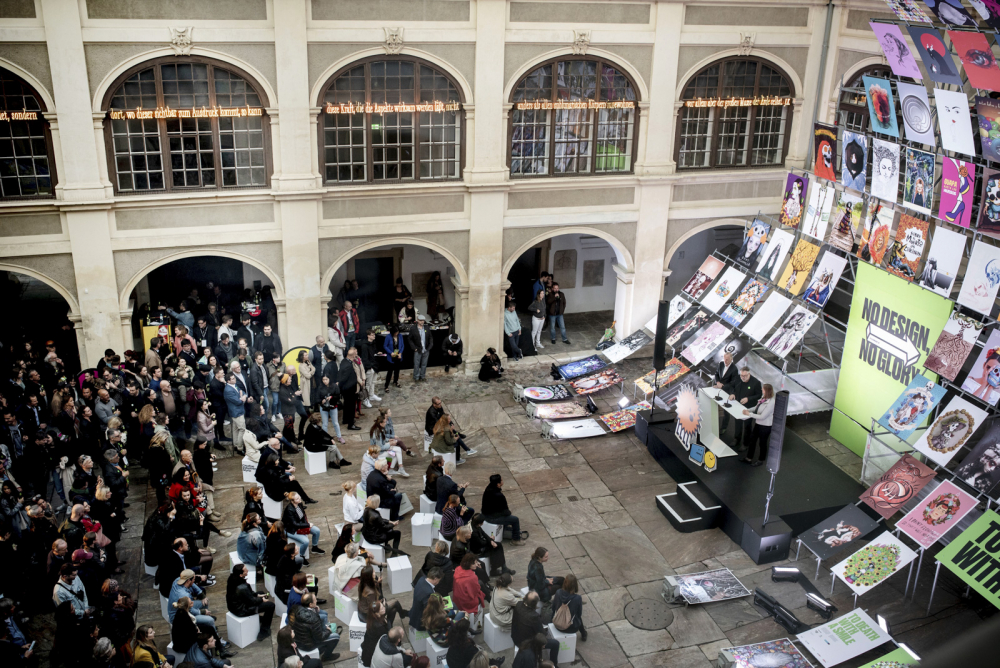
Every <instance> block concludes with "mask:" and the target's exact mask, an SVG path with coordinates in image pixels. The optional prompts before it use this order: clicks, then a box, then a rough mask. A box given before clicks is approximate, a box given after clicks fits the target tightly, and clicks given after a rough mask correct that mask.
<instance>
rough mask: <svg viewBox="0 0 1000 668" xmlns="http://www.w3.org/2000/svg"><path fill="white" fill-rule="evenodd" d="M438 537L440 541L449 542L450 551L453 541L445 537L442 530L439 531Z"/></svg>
mask: <svg viewBox="0 0 1000 668" xmlns="http://www.w3.org/2000/svg"><path fill="white" fill-rule="evenodd" d="M437 539H438V540H440V541H442V542H445V543H448V550H449V551H450V550H451V541H450V540H448V539H447V538H445V537H444V534H443V533H441V532H440V531H438V537H437Z"/></svg>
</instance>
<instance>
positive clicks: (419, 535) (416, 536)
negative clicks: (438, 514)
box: [410, 513, 434, 547]
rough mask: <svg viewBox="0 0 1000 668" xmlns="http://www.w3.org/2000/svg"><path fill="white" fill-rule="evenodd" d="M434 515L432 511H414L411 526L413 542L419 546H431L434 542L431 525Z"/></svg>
mask: <svg viewBox="0 0 1000 668" xmlns="http://www.w3.org/2000/svg"><path fill="white" fill-rule="evenodd" d="M433 523H434V515H432V514H430V513H414V514H413V517H411V518H410V528H411V529H412V530H413V544H414V545H417V546H419V547H430V546H431V543H432V542H434V533H433V532H432V527H431V525H432V524H433Z"/></svg>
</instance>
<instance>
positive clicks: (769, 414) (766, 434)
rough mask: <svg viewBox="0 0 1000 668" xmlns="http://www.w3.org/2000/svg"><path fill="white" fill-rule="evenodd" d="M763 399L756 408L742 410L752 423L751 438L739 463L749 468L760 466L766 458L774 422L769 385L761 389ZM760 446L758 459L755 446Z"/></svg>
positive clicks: (771, 392)
mask: <svg viewBox="0 0 1000 668" xmlns="http://www.w3.org/2000/svg"><path fill="white" fill-rule="evenodd" d="M761 393H762V395H763V398H762V399H761V400H760V402H759V403H758V404H757V406H756V408H754V409H753V410H749V409H746V408H744V409H743V414H744V415H746V416H747V417H752V418H753V421H754V428H753V438H752V439H751V441H752V442H751V444H750V445H749V447H748V448H747V454H746V456H745V457H743V459H741V460H740V461H741V462H746V463H748V464H750V465H751V466H760V465H761V464H763V463H764V459H765V458H766V457H767V442H768V439H770V438H771V424H772V422H773V420H774V388H773V387H772V386H771V384H770V383H765V384H764V386H763V388H762V389H761ZM758 445H759V446H760V458H759V459H758V458H757V456H756V455H757V446H758Z"/></svg>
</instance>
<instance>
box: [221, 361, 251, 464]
mask: <svg viewBox="0 0 1000 668" xmlns="http://www.w3.org/2000/svg"><path fill="white" fill-rule="evenodd" d="M223 396H224V397H225V399H226V410H227V411H228V412H229V420H230V424H231V425H232V435H233V449H234V450H236V452H239V453H240V454H243V452H244V451H245V450H244V447H245V446H244V445H243V433H244V432H245V431H246V429H247V423H246V417H245V416H246V408H244V403H245V402H246V400H247V395H246V393H245V392H242V391H240V389H239V388H238V387H236V374H234V373H233V372H232V371H230V372H229V373H228V374H226V389H225V390H223Z"/></svg>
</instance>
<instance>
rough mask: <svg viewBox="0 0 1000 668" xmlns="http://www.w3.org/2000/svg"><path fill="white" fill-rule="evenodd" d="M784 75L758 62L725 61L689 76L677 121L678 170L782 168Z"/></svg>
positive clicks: (788, 112) (786, 127)
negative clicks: (779, 166)
mask: <svg viewBox="0 0 1000 668" xmlns="http://www.w3.org/2000/svg"><path fill="white" fill-rule="evenodd" d="M794 93H795V92H794V91H793V90H792V86H791V84H790V83H789V82H788V77H787V76H785V75H784V74H783V73H782V72H781V71H780V70H778V69H776V68H775V67H774V66H773V65H771V64H769V63H767V62H765V61H763V60H761V59H759V58H742V57H739V58H729V59H726V60H720V61H717V62H715V63H712V64H711V65H709V66H708V67H706V68H705V69H703V70H702V71H700V72H698V74H696V75H694V76H693V77H691V80H690V81H688V83H687V86H685V88H684V93H683V94H682V95H681V100H682V101H683V103H684V106H683V107H681V110H680V113H679V114H678V119H677V148H676V152H677V153H676V160H677V166H678V168H700V169H704V168H707V167H722V168H728V167H765V166H774V165H781V164H784V162H785V154H786V153H788V135H789V133H790V132H791V129H792V106H791V102H792V98H793V96H794Z"/></svg>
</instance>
